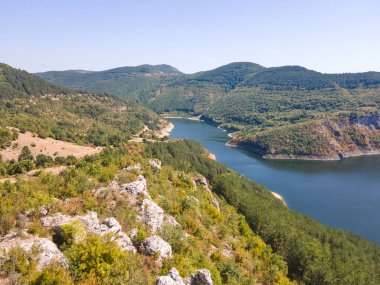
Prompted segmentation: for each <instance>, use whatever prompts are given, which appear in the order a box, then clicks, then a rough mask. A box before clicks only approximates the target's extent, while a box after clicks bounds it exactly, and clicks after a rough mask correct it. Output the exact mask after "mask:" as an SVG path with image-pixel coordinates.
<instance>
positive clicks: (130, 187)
mask: <svg viewBox="0 0 380 285" xmlns="http://www.w3.org/2000/svg"><path fill="white" fill-rule="evenodd" d="M121 192H127V193H129V194H132V195H149V194H148V188H147V184H146V179H145V177H144V176H143V175H139V176H138V177H137V180H136V181H133V182H130V183H126V184H123V185H122V191H121Z"/></svg>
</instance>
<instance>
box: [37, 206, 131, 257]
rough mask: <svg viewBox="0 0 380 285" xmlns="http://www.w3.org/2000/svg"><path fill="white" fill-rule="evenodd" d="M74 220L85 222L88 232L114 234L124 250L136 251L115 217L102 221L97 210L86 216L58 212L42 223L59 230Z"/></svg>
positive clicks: (101, 234) (43, 219)
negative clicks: (71, 215)
mask: <svg viewBox="0 0 380 285" xmlns="http://www.w3.org/2000/svg"><path fill="white" fill-rule="evenodd" d="M74 220H79V221H81V222H82V223H83V225H84V227H85V229H86V232H87V233H94V234H97V235H100V236H104V235H107V234H114V235H115V237H114V240H115V241H116V243H117V244H118V246H119V247H120V248H121V249H122V250H128V251H132V252H133V253H135V252H136V249H135V247H134V246H133V243H132V241H131V239H130V238H129V237H128V235H127V234H125V233H124V232H122V229H121V225H120V224H119V222H118V221H117V220H116V219H115V218H113V217H110V218H107V219H105V220H104V221H103V223H100V221H99V218H98V215H97V213H96V212H88V213H87V214H86V215H84V216H73V217H70V216H66V215H62V214H61V213H56V214H54V215H53V216H48V217H44V218H42V219H41V222H42V225H43V226H44V227H47V228H52V227H56V228H57V229H56V230H58V229H59V227H60V226H62V225H66V224H69V223H71V222H72V221H74Z"/></svg>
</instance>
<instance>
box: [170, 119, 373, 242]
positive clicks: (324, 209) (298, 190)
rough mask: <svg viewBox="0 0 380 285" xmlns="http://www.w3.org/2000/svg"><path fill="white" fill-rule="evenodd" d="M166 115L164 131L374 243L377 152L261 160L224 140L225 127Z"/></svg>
mask: <svg viewBox="0 0 380 285" xmlns="http://www.w3.org/2000/svg"><path fill="white" fill-rule="evenodd" d="M170 121H171V122H172V123H173V124H174V129H173V131H172V132H171V133H170V137H173V138H185V139H193V140H196V141H198V142H200V143H202V144H203V145H204V146H205V147H206V148H207V149H208V150H209V151H210V152H211V153H213V154H215V156H216V159H217V160H218V161H219V162H221V163H223V164H225V165H226V166H228V167H229V168H231V169H233V170H235V171H237V172H239V173H240V174H242V175H244V176H246V177H248V178H250V179H252V180H254V181H256V182H258V183H260V184H262V185H264V186H266V187H267V188H268V189H270V191H273V192H276V193H278V194H280V195H281V196H282V197H283V198H284V199H285V201H286V203H287V204H288V206H289V207H290V208H291V209H293V210H295V211H297V212H300V213H304V214H306V215H308V216H310V217H312V218H314V219H316V220H318V221H320V222H322V223H324V224H326V225H329V226H331V227H334V228H342V229H345V230H348V231H351V232H353V233H356V234H358V235H360V236H362V237H363V238H365V239H367V240H370V241H373V242H375V243H377V244H380V156H366V157H356V158H349V159H345V160H343V161H293V160H266V159H262V158H260V157H259V156H257V155H255V154H253V153H251V152H248V151H245V150H242V149H238V148H233V147H228V146H226V145H225V143H226V142H227V141H228V140H229V138H228V136H227V133H226V132H225V131H223V130H221V129H219V128H216V127H214V126H212V125H209V124H206V123H204V122H202V121H192V120H186V119H171V120H170Z"/></svg>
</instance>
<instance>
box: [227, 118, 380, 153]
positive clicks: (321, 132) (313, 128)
mask: <svg viewBox="0 0 380 285" xmlns="http://www.w3.org/2000/svg"><path fill="white" fill-rule="evenodd" d="M232 143H233V144H235V145H237V146H239V147H242V148H246V149H248V150H251V151H253V152H255V153H258V154H260V155H262V156H263V157H265V158H273V159H276V158H277V159H282V158H284V159H306V160H307V159H311V160H314V159H315V160H318V159H319V160H339V159H343V158H345V157H350V156H359V155H370V154H378V153H380V116H379V115H378V114H373V115H368V116H362V117H358V118H341V119H325V120H319V121H314V122H311V123H305V124H299V125H297V126H287V127H281V128H277V129H275V130H271V131H264V132H262V133H258V134H256V135H254V136H248V137H244V136H243V137H237V138H235V139H234V140H233V141H232Z"/></svg>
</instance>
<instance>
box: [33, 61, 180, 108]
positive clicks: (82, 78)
mask: <svg viewBox="0 0 380 285" xmlns="http://www.w3.org/2000/svg"><path fill="white" fill-rule="evenodd" d="M35 75H37V76H39V77H41V78H44V79H46V80H48V81H50V82H53V83H55V84H59V85H62V86H65V87H69V88H72V89H75V90H80V91H87V92H93V93H108V94H111V95H115V96H118V97H126V96H127V95H128V98H129V100H130V101H133V102H137V103H141V102H145V101H146V100H148V99H149V97H150V96H152V94H153V93H154V91H155V90H156V89H157V88H158V87H159V86H161V85H162V84H165V83H166V82H167V81H169V80H171V79H173V78H175V77H178V76H181V75H182V73H181V72H180V71H179V70H178V69H176V68H174V67H172V66H170V65H166V64H161V65H149V64H144V65H139V66H125V67H118V68H113V69H109V70H104V71H83V70H66V71H48V72H42V73H36V74H35Z"/></svg>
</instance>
